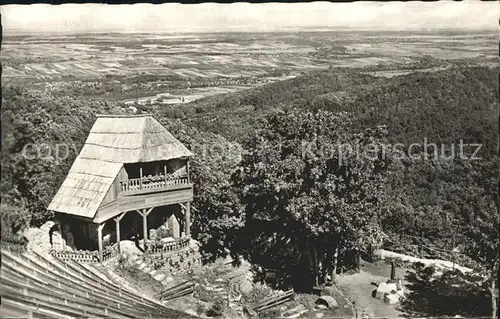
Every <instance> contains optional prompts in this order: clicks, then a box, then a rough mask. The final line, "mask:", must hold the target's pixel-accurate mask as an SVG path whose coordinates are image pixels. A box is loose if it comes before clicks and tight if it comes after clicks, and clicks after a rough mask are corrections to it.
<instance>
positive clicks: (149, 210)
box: [48, 114, 193, 261]
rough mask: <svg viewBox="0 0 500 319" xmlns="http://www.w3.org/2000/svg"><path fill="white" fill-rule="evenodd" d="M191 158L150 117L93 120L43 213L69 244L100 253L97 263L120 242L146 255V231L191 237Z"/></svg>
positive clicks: (114, 117)
mask: <svg viewBox="0 0 500 319" xmlns="http://www.w3.org/2000/svg"><path fill="white" fill-rule="evenodd" d="M191 156H192V153H191V152H190V151H189V150H188V149H187V148H186V147H185V146H184V145H183V144H182V143H181V142H179V141H178V140H177V139H176V138H175V137H174V136H173V135H172V134H171V133H170V132H168V131H167V130H166V129H165V127H163V126H162V125H161V124H160V123H159V122H158V121H157V120H156V119H155V118H153V116H151V115H149V114H146V115H143V114H141V115H126V116H121V115H102V116H98V118H97V120H96V122H95V123H94V125H93V127H92V129H91V131H90V133H89V136H88V138H87V141H86V142H85V145H84V146H83V148H82V150H81V152H80V154H79V155H78V156H77V158H76V159H75V161H74V163H73V165H72V167H71V169H70V170H69V173H68V175H67V177H66V179H65V180H64V182H63V183H62V185H61V187H60V188H59V190H58V192H57V193H56V195H55V196H54V198H53V199H52V202H51V203H50V205H49V207H48V209H49V210H51V211H53V212H54V213H55V216H56V221H57V223H59V225H60V229H61V234H62V237H63V238H64V240H65V242H66V244H67V245H68V246H70V247H72V248H73V249H75V250H96V249H97V250H98V251H99V260H100V261H102V260H103V248H105V247H106V246H110V245H111V244H112V243H113V242H115V243H116V244H117V249H118V252H120V240H122V239H130V238H135V239H136V240H138V239H139V237H142V239H143V240H144V247H145V245H146V240H147V239H148V236H149V233H148V232H149V231H150V230H151V229H160V228H162V229H163V230H165V229H166V230H168V231H169V234H170V236H171V237H174V239H180V237H182V236H185V237H190V222H191V221H190V202H191V201H192V200H193V185H192V183H191V181H190V177H189V158H190V157H191ZM120 224H122V225H120ZM181 226H183V227H181ZM121 227H122V228H123V231H122V230H121V229H120V228H121ZM141 228H142V231H141ZM181 228H182V229H183V230H184V231H183V233H184V234H181V233H180V229H181ZM103 246H104V247H103Z"/></svg>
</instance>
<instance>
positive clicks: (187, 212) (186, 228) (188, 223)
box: [184, 202, 191, 237]
mask: <svg viewBox="0 0 500 319" xmlns="http://www.w3.org/2000/svg"><path fill="white" fill-rule="evenodd" d="M184 217H185V222H184V233H185V234H186V237H191V203H190V202H186V207H185V213H184Z"/></svg>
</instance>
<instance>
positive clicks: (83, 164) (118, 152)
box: [48, 114, 193, 218]
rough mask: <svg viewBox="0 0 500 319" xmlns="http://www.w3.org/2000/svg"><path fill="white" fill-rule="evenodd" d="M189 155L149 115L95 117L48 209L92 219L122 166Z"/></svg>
mask: <svg viewBox="0 0 500 319" xmlns="http://www.w3.org/2000/svg"><path fill="white" fill-rule="evenodd" d="M192 155H193V154H192V153H191V152H190V151H189V150H188V149H187V148H186V147H185V146H184V145H183V144H182V143H181V142H179V141H178V140H177V139H176V138H175V137H174V136H173V135H172V134H170V132H168V131H167V129H165V127H163V126H162V125H161V124H160V123H159V122H158V121H157V120H156V119H155V118H153V117H152V116H151V115H149V114H145V115H132V116H130V115H128V116H117V115H102V116H99V117H98V118H97V120H96V122H95V123H94V125H93V127H92V129H91V130H90V133H89V136H88V137H87V141H86V142H85V145H84V146H83V148H82V150H81V151H80V154H79V155H78V156H77V158H76V159H75V161H74V163H73V165H72V166H71V169H70V170H69V173H68V176H67V177H66V179H65V180H64V182H63V183H62V185H61V187H60V188H59V190H58V192H57V193H56V195H55V196H54V198H53V199H52V202H51V203H50V205H49V207H48V209H49V210H53V211H57V212H62V213H67V214H71V215H77V216H82V217H87V218H93V217H94V216H95V213H96V212H97V209H98V208H99V206H100V204H101V203H102V201H103V199H104V197H105V196H106V193H107V192H108V190H109V188H110V187H111V185H112V184H113V181H114V180H115V178H116V176H117V175H118V173H119V171H120V169H121V168H122V166H123V164H127V163H140V162H152V161H160V160H170V159H174V158H185V157H189V156H192Z"/></svg>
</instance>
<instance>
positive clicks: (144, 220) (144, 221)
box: [142, 208, 148, 249]
mask: <svg viewBox="0 0 500 319" xmlns="http://www.w3.org/2000/svg"><path fill="white" fill-rule="evenodd" d="M142 232H143V234H144V249H146V240H147V239H148V214H147V213H146V209H145V208H144V209H143V210H142Z"/></svg>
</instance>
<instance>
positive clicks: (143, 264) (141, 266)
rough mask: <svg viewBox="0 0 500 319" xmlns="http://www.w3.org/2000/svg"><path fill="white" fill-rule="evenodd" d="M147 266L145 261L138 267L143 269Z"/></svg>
mask: <svg viewBox="0 0 500 319" xmlns="http://www.w3.org/2000/svg"><path fill="white" fill-rule="evenodd" d="M145 267H146V264H145V263H141V264H139V266H138V267H137V268H138V269H139V270H143V269H144V268H145Z"/></svg>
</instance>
